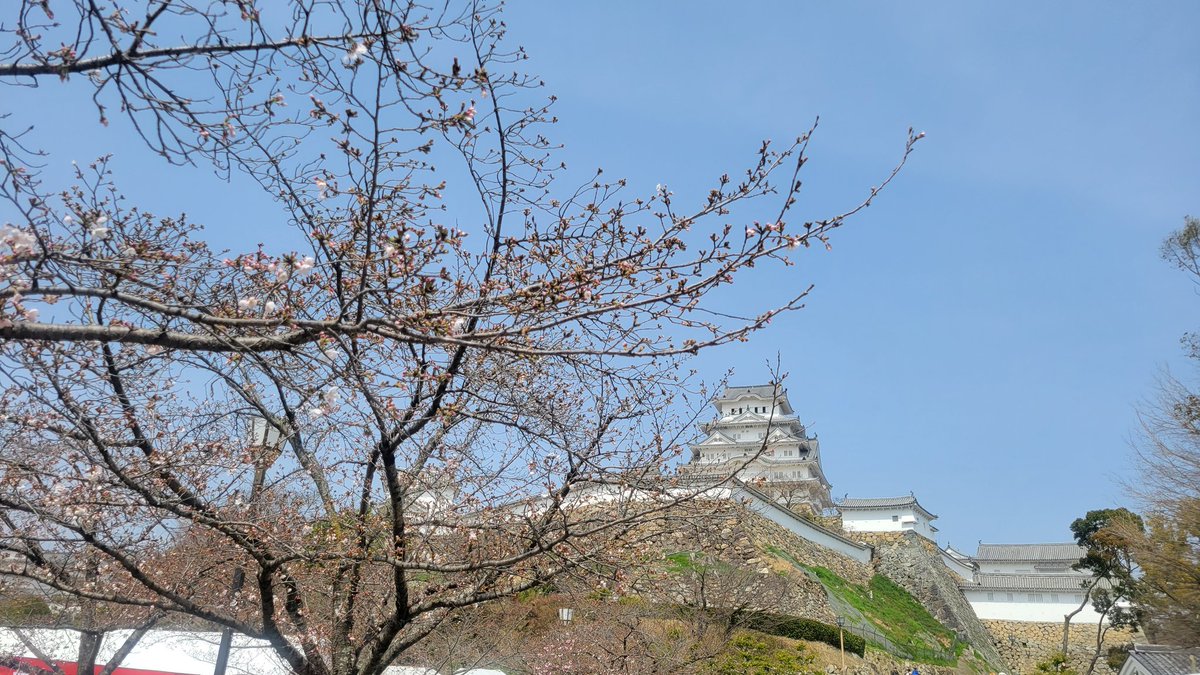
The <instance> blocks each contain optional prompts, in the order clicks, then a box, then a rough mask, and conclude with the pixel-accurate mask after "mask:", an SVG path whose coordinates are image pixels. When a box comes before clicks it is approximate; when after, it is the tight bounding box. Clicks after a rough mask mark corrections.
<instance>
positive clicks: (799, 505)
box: [680, 384, 1101, 623]
mask: <svg viewBox="0 0 1200 675" xmlns="http://www.w3.org/2000/svg"><path fill="white" fill-rule="evenodd" d="M712 404H713V407H715V408H716V412H717V415H716V417H715V418H714V419H713V420H711V421H709V422H705V423H702V424H700V425H699V426H700V431H701V432H702V433H703V436H702V438H701V439H700V440H699V441H698V442H696V443H693V444H691V445H690V448H691V450H692V457H691V461H689V462H688V463H686V464H684V465H683V466H682V467H680V472H681V473H682V474H683V475H685V476H687V477H689V478H691V479H694V480H701V481H702V480H705V479H712V480H722V479H726V478H728V477H730V476H733V477H734V478H735V481H734V483H735V484H739V485H740V486H741V487H740V488H737V489H735V490H734V491H733V494H736V495H739V496H740V498H742V499H744V500H747V501H748V503H750V504H751V506H752V508H754V509H755V510H757V511H758V512H759V513H761V514H763V515H766V516H767V517H769V518H771V519H772V520H775V522H777V523H779V524H781V525H783V526H785V527H788V528H789V529H790V530H792V531H793V532H794V533H795V534H797V535H799V536H801V537H805V538H808V539H809V540H811V541H814V542H816V543H819V544H821V545H823V546H827V547H829V548H832V549H833V550H835V551H838V552H839V553H841V554H843V555H847V556H849V557H851V558H855V557H859V559H863V558H862V557H861V556H863V555H864V554H865V559H866V560H870V559H871V558H872V556H873V553H872V548H871V547H870V546H868V545H866V544H861V543H859V542H856V541H854V540H853V538H854V534H855V533H857V532H912V533H914V534H917V535H920V536H922V537H925V538H926V539H929V540H930V541H933V542H935V543H936V541H937V531H938V529H937V527H935V526H934V525H933V521H934V520H937V516H936V515H934V514H933V513H931V512H930V511H929V510H927V509H926V508H925V507H923V506H921V504H920V503H919V502H918V501H917V498H916V497H915V496H913V495H912V494H909V495H907V496H901V497H874V498H860V499H851V498H845V499H843V500H841V501H839V502H834V501H833V500H832V499H831V498H830V494H829V492H830V484H829V481H828V480H826V479H825V472H824V471H823V470H822V469H821V447H820V443H819V442H818V441H817V439H816V437H815V436H813V437H810V436H809V435H808V433H807V431H806V430H805V428H804V425H803V424H801V423H800V419H799V418H798V417H797V416H796V412H795V411H794V410H793V409H792V404H791V402H790V401H789V400H788V396H787V391H786V390H784V389H783V388H781V387H780V386H778V385H775V384H765V385H755V386H742V387H726V388H725V390H724V392H723V393H722V394H721V395H720V396H718V397H717V398H715V399H713V401H712ZM739 490H740V492H739ZM755 500H758V503H757V506H755V505H754V502H755ZM772 509H775V510H774V511H772ZM831 511H836V512H837V515H838V516H840V521H841V532H840V533H837V532H832V531H828V530H825V529H824V528H821V527H819V526H817V525H815V524H812V523H809V522H808V521H807V520H804V519H802V518H800V517H799V515H798V514H805V513H818V514H819V513H822V512H831ZM860 549H861V550H860ZM1082 554H1083V549H1082V548H1080V547H1079V546H1077V545H1076V544H1074V543H1065V544H983V543H981V544H980V545H979V550H978V551H977V552H976V554H975V555H974V556H971V555H967V554H964V553H961V552H959V551H956V550H954V549H952V548H949V547H946V548H942V549H941V557H942V561H943V563H944V564H945V565H946V567H947V568H949V569H950V571H952V572H954V573H955V574H956V575H957V576H958V577H959V579H958V586H959V589H960V590H961V591H962V593H963V595H964V596H965V599H966V600H967V601H968V602H969V603H970V604H971V606H972V608H973V609H974V611H975V613H976V615H977V616H979V617H980V618H983V619H1004V620H1010V621H1041V622H1045V621H1051V622H1053V621H1061V620H1062V617H1063V615H1064V614H1066V613H1067V612H1070V611H1072V610H1073V609H1075V608H1076V607H1079V605H1080V604H1084V600H1085V595H1086V594H1087V592H1088V588H1089V587H1090V585H1091V582H1092V577H1091V576H1090V575H1089V574H1087V573H1086V572H1079V571H1077V570H1075V569H1073V568H1072V565H1073V564H1074V563H1075V562H1077V561H1078V560H1079V558H1080V556H1081V555H1082ZM1100 619H1101V617H1100V615H1099V614H1097V613H1096V612H1095V611H1093V610H1092V608H1091V607H1090V606H1088V605H1087V604H1085V606H1084V609H1083V611H1081V612H1079V614H1078V615H1076V616H1075V618H1074V621H1075V622H1076V623H1097V622H1098V621H1100Z"/></svg>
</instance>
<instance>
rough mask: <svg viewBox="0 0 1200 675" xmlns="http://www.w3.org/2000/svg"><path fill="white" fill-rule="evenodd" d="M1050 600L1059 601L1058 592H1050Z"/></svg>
mask: <svg viewBox="0 0 1200 675" xmlns="http://www.w3.org/2000/svg"><path fill="white" fill-rule="evenodd" d="M1050 602H1058V593H1051V594H1050Z"/></svg>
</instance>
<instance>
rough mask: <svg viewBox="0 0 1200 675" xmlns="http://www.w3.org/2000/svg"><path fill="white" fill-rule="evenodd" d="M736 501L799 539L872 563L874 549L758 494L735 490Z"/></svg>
mask: <svg viewBox="0 0 1200 675" xmlns="http://www.w3.org/2000/svg"><path fill="white" fill-rule="evenodd" d="M732 496H733V497H734V498H735V499H739V500H745V501H746V506H747V507H748V508H749V509H750V510H751V511H754V512H755V513H757V514H759V515H761V516H763V517H764V518H766V519H768V520H770V521H772V522H774V523H776V524H777V525H780V526H782V527H784V528H786V529H788V530H789V531H790V532H792V534H795V535H796V536H798V537H801V538H803V539H807V540H809V541H811V542H813V543H815V544H819V545H821V546H824V547H825V548H828V549H831V550H834V551H837V552H838V553H841V554H842V555H844V556H846V557H848V558H852V559H854V560H857V561H859V562H861V563H869V562H871V554H872V552H873V550H874V549H872V548H871V547H870V546H867V545H865V544H859V543H856V542H852V541H847V540H845V539H843V538H841V537H839V536H837V535H836V534H834V533H833V532H830V531H828V530H826V529H824V528H822V527H818V526H817V525H814V524H813V523H810V522H808V521H807V520H805V519H803V518H801V517H800V516H798V515H796V514H795V513H793V512H792V511H789V510H788V509H785V508H783V507H781V506H779V505H778V504H775V503H774V502H772V501H770V500H767V499H763V498H762V497H760V496H759V495H758V494H757V493H756V492H751V491H749V490H744V489H741V488H734V489H733V495H732Z"/></svg>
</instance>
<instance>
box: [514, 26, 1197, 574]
mask: <svg viewBox="0 0 1200 675" xmlns="http://www.w3.org/2000/svg"><path fill="white" fill-rule="evenodd" d="M508 10H509V11H508V12H507V21H508V23H509V25H510V29H511V37H512V39H513V41H514V42H517V43H519V44H521V45H523V46H525V47H526V48H527V49H528V51H529V53H530V56H531V58H530V61H529V66H528V67H529V69H530V70H531V71H533V72H536V73H538V74H540V75H542V76H543V77H544V78H545V80H546V83H547V86H548V88H549V90H550V91H551V92H553V93H554V94H556V95H557V96H558V97H559V99H560V103H559V105H558V106H557V108H556V112H557V114H558V115H559V117H560V118H561V120H562V122H561V124H560V125H559V127H558V128H557V129H556V130H555V135H556V137H557V138H558V139H559V140H562V141H563V142H565V143H567V145H568V148H567V151H566V152H567V156H568V162H571V161H574V162H575V163H576V164H579V165H582V166H586V167H588V168H591V167H593V166H604V167H605V169H606V171H607V173H609V174H613V175H621V176H627V177H629V178H630V180H631V184H632V185H634V186H639V185H640V186H642V187H643V189H645V190H646V191H648V190H650V189H652V187H653V185H654V184H655V183H659V182H663V183H667V184H669V185H670V186H671V188H672V189H674V190H676V191H677V192H679V193H681V194H685V193H687V191H688V190H689V189H691V190H697V191H698V190H700V189H702V188H704V187H706V186H707V185H708V182H709V181H710V180H711V178H712V177H714V176H717V175H719V174H720V173H721V172H722V171H725V170H733V169H737V168H740V167H741V166H742V164H744V163H745V162H746V161H747V158H748V157H749V156H750V153H751V152H752V151H753V150H754V148H755V147H756V144H757V143H758V142H759V141H760V140H761V139H764V138H772V139H777V140H786V139H787V138H790V137H793V136H795V135H797V134H798V133H800V132H802V131H804V130H805V129H806V128H807V127H808V125H809V124H810V123H811V122H812V120H813V119H814V118H815V117H816V116H818V115H820V117H821V125H820V128H819V130H818V133H817V137H816V139H815V141H814V142H813V144H812V146H811V148H810V155H811V157H812V161H811V162H810V164H809V165H808V167H807V169H806V171H807V174H806V176H805V180H806V184H805V192H804V195H805V196H804V199H803V201H802V204H801V214H803V215H810V216H817V215H829V214H831V213H833V212H835V211H836V210H837V209H839V208H844V207H845V206H847V205H848V204H850V203H851V202H852V201H853V200H855V199H856V198H859V197H861V196H862V195H863V193H864V190H866V189H867V188H869V187H870V186H872V185H875V184H877V183H878V182H879V180H881V178H882V177H883V175H884V174H885V172H886V171H887V170H888V168H889V167H890V166H891V164H892V163H893V162H894V161H895V159H896V158H897V157H898V154H899V151H900V148H901V146H902V143H903V140H904V134H905V130H906V129H907V128H908V127H909V126H910V125H911V126H913V127H915V128H916V129H918V130H922V131H925V132H926V133H927V138H926V139H925V140H923V141H922V142H921V143H920V145H919V149H918V151H917V152H916V153H915V154H914V156H913V158H912V160H911V162H910V164H909V166H908V167H907V168H906V170H905V171H904V173H903V174H902V175H901V176H900V178H899V179H897V181H896V182H895V183H894V184H893V186H892V187H891V189H890V190H889V191H888V192H887V193H886V194H885V195H884V196H883V197H882V198H881V199H880V200H879V201H878V202H877V203H876V205H874V206H872V207H871V208H870V209H868V210H867V212H866V213H865V214H864V215H863V216H862V217H861V218H858V219H856V220H855V221H854V222H853V223H852V224H851V225H849V226H847V228H846V229H845V230H843V231H840V232H839V233H838V234H837V235H836V237H835V239H834V242H833V250H832V251H831V252H828V253H826V252H824V251H817V250H815V249H814V250H810V251H808V252H807V253H806V255H804V256H803V257H802V258H801V259H800V264H799V265H797V267H795V268H792V269H789V270H786V271H782V270H780V271H776V272H772V273H771V274H770V275H769V276H763V277H759V278H758V280H757V281H755V282H753V283H755V284H758V285H760V286H761V288H764V289H772V288H780V287H795V288H798V287H801V286H802V285H803V284H805V283H807V282H812V283H815V284H816V290H815V292H814V294H813V295H812V296H811V299H810V301H809V303H808V307H807V308H806V309H805V310H804V311H802V312H800V313H797V314H795V315H792V316H789V317H787V318H785V319H783V320H781V321H778V322H776V323H775V324H773V325H772V326H771V327H770V329H769V330H767V331H766V332H764V333H761V334H759V335H757V336H756V337H755V338H754V339H753V340H752V341H751V342H750V343H749V345H738V346H734V347H729V348H723V349H721V350H719V351H715V352H712V353H709V354H707V355H706V356H703V357H701V358H700V359H699V361H698V364H697V365H698V367H699V368H700V369H701V372H702V373H703V374H704V375H705V376H707V377H710V378H713V377H718V376H720V375H721V373H723V372H724V370H725V368H727V367H730V368H733V369H734V370H735V372H736V377H735V380H736V381H741V382H758V381H761V380H763V379H765V378H766V372H767V371H766V368H765V367H764V365H763V364H764V362H765V361H766V360H767V359H773V358H774V355H775V354H776V353H779V354H781V355H782V359H783V365H784V368H785V369H786V370H787V371H788V372H789V373H790V379H789V381H788V382H789V389H790V395H791V399H792V402H793V404H794V405H795V406H796V408H797V409H798V411H799V412H800V414H801V415H802V417H803V418H804V419H805V421H806V422H808V423H810V425H811V430H812V431H813V432H815V433H817V434H819V436H820V438H821V446H822V453H823V456H824V463H825V470H826V475H827V476H828V477H829V479H830V481H831V482H832V483H833V486H834V493H835V495H837V496H841V495H843V494H846V493H849V494H850V495H851V496H881V495H891V494H904V493H907V492H909V491H910V490H911V491H913V492H915V493H916V495H917V496H918V497H919V498H920V500H921V502H922V504H924V505H925V506H926V507H928V508H929V509H930V510H932V511H933V512H934V513H937V514H939V515H940V516H941V518H940V520H939V521H938V523H937V524H938V525H939V526H940V527H941V530H942V535H943V539H942V541H943V543H944V542H945V541H947V540H949V541H950V542H951V543H952V544H955V545H957V546H960V547H963V548H967V549H968V550H973V546H974V544H975V543H976V541H977V540H980V539H982V540H984V541H995V542H1017V541H1047V540H1068V539H1069V538H1070V533H1069V531H1068V529H1067V526H1068V524H1069V523H1070V521H1071V520H1072V519H1074V518H1076V517H1078V516H1080V515H1082V514H1083V513H1084V512H1086V511H1087V510H1089V509H1092V508H1101V507H1106V506H1110V505H1112V504H1114V503H1122V502H1125V501H1127V499H1126V497H1125V496H1124V491H1123V489H1122V488H1121V487H1120V485H1119V484H1118V482H1119V481H1120V480H1122V479H1135V478H1136V471H1135V466H1134V463H1133V461H1132V459H1131V449H1130V440H1131V438H1132V436H1133V435H1134V434H1135V432H1136V428H1137V418H1136V414H1135V408H1136V406H1137V404H1138V403H1139V402H1141V401H1143V400H1145V399H1147V398H1149V397H1150V396H1152V395H1153V391H1154V380H1155V377H1156V376H1157V374H1158V373H1159V372H1160V371H1161V370H1162V369H1163V368H1171V369H1172V370H1173V371H1175V372H1177V373H1187V372H1188V369H1189V368H1190V366H1189V365H1188V364H1187V363H1186V362H1185V360H1184V359H1182V358H1181V355H1180V351H1179V347H1178V339H1179V336H1180V334H1181V333H1183V332H1184V331H1186V330H1190V329H1194V328H1196V327H1197V326H1196V322H1195V321H1194V316H1195V315H1194V314H1192V313H1189V312H1188V309H1189V308H1193V307H1194V306H1195V297H1194V295H1193V288H1192V286H1191V285H1190V283H1189V280H1188V279H1187V278H1186V277H1184V276H1183V275H1182V273H1178V272H1175V271H1174V270H1172V269H1171V268H1169V267H1168V266H1167V265H1166V264H1165V263H1163V262H1162V261H1160V260H1159V258H1158V247H1159V245H1160V242H1161V241H1162V239H1163V237H1164V236H1165V235H1166V234H1167V233H1168V232H1169V231H1170V230H1171V229H1173V228H1176V227H1178V226H1179V225H1180V224H1181V223H1182V219H1183V216H1184V215H1186V214H1189V213H1190V214H1200V194H1198V192H1197V187H1198V186H1200V163H1198V162H1197V158H1200V133H1198V132H1197V127H1196V124H1195V120H1196V117H1197V113H1198V111H1200V43H1198V42H1197V41H1196V39H1195V33H1194V28H1195V26H1197V25H1200V4H1196V3H1187V2H1176V3H1147V4H1143V3H1138V4H1136V5H1128V4H1125V5H1120V4H1117V3H1096V2H1086V3H1085V2H1074V3H1065V2H1064V3H1042V2H1008V3H987V4H985V3H975V2H966V3H963V2H944V3H921V4H919V5H917V4H914V3H904V4H900V3H889V4H883V3H866V2H838V3H820V4H816V3H797V2H778V3H746V4H739V5H737V6H733V5H730V4H729V3H718V2H690V3H682V4H667V3H645V2H605V3H592V4H590V5H584V4H582V3H523V2H516V3H513V4H511V5H510V6H509V8H508Z"/></svg>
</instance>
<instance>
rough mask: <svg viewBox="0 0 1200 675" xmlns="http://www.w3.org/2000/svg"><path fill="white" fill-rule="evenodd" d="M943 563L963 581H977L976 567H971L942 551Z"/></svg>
mask: <svg viewBox="0 0 1200 675" xmlns="http://www.w3.org/2000/svg"><path fill="white" fill-rule="evenodd" d="M942 562H943V563H945V564H946V567H947V568H948V569H949V570H950V571H951V572H954V573H955V574H957V575H958V576H960V577H962V578H963V579H966V580H967V581H975V568H974V567H971V566H970V565H967V564H966V563H964V562H962V561H961V560H959V559H957V558H955V557H954V556H952V555H949V554H947V553H946V552H945V551H942Z"/></svg>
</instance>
